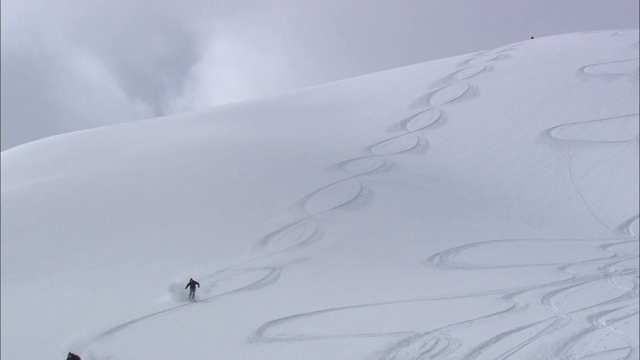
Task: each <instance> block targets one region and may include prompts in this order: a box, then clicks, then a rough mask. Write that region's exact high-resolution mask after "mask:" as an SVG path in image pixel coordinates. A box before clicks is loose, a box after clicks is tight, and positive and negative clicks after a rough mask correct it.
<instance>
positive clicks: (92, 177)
mask: <svg viewBox="0 0 640 360" xmlns="http://www.w3.org/2000/svg"><path fill="white" fill-rule="evenodd" d="M638 51H639V48H638V30H618V31H616V30H611V31H598V32H589V33H575V34H568V35H561V36H554V37H548V38H536V39H534V40H525V41H523V42H521V43H515V44H509V45H505V46H503V47H500V48H497V49H491V50H487V51H484V52H480V53H474V54H467V55H463V56H458V57H453V58H448V59H443V60H438V61H431V62H427V63H423V64H418V65H413V66H408V67H403V68H399V69H394V70H390V71H385V72H380V73H375V74H371V75H367V76H362V77H358V78H353V79H349V80H344V81H339V82H334V83H330V84H326V85H322V86H317V87H313V88H309V89H306V90H303V91H299V92H296V93H292V94H289V95H286V96H279V97H274V98H269V99H262V100H256V101H250V102H245V103H239V104H235V105H229V106H223V107H218V108H214V109H210V110H206V111H202V112H199V113H192V114H186V115H181V116H173V117H166V118H158V119H153V120H148V121H140V122H135V123H129V124H125V125H119V126H112V127H105V128H98V129H93V130H89V131H82V132H76V133H69V134H65V135H62V136H55V137H51V138H47V139H44V140H40V141H36V142H33V143H29V144H26V145H23V146H19V147H16V148H13V149H10V150H7V151H4V152H2V258H1V260H2V269H1V270H2V273H1V276H2V277H1V280H2V299H1V300H2V329H1V330H2V350H1V356H2V358H6V359H45V358H47V359H56V358H58V359H62V358H63V357H64V356H66V354H67V352H68V351H73V352H76V353H78V354H80V355H81V356H82V358H83V359H85V360H86V359H89V360H91V359H94V360H98V359H137V360H140V359H153V360H156V359H175V358H181V359H507V358H508V359H569V358H571V359H583V358H584V359H637V358H638V351H639V350H638V338H639V335H638V333H639V331H638V311H639V309H638V288H639V286H638V234H639V230H638V222H639V221H638V212H639V210H638V207H639V205H638V196H639V193H638V184H639V180H638V162H639V160H638V159H639V156H638V144H639V142H638V124H639V117H638V112H639V109H638V108H639V104H638V96H639V92H638V82H639V81H638V77H639V72H638ZM190 277H193V278H194V279H195V280H197V281H199V282H200V284H201V287H200V288H199V289H198V290H197V295H196V296H197V300H198V301H197V302H195V303H192V302H189V301H188V300H187V290H185V289H184V287H185V285H186V283H187V281H188V280H189V278H190Z"/></svg>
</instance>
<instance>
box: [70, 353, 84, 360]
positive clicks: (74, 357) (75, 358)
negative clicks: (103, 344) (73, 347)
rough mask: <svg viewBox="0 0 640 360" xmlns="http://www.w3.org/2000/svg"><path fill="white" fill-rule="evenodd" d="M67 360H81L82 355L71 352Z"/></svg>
mask: <svg viewBox="0 0 640 360" xmlns="http://www.w3.org/2000/svg"><path fill="white" fill-rule="evenodd" d="M67 360H81V359H80V356H78V355H76V354H74V353H72V352H69V355H67Z"/></svg>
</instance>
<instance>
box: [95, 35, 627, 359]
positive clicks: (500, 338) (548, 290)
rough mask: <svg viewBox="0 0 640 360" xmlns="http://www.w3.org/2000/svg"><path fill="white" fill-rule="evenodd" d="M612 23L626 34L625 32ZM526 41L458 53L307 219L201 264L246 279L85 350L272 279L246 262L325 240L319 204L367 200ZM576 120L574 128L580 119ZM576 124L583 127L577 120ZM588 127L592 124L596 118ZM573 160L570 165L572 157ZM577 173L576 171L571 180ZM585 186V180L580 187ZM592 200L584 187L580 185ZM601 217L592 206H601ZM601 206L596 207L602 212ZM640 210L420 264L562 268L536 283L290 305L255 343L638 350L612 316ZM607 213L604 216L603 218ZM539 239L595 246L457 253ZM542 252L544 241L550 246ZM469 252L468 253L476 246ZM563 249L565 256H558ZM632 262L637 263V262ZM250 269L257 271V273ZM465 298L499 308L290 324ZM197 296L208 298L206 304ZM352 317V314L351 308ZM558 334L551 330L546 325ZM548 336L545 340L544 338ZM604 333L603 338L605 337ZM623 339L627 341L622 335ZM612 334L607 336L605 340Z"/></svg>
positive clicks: (617, 314)
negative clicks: (473, 331)
mask: <svg viewBox="0 0 640 360" xmlns="http://www.w3.org/2000/svg"><path fill="white" fill-rule="evenodd" d="M613 35H615V36H622V35H625V33H623V32H616V33H614V34H613ZM522 45H524V44H522V43H519V44H513V45H509V46H506V47H502V48H498V49H494V50H490V51H485V52H481V53H479V54H476V56H474V57H472V58H470V59H468V60H466V61H465V62H463V63H462V64H461V68H460V69H456V70H455V71H454V72H452V73H451V74H450V75H448V79H449V83H448V84H446V85H444V86H442V87H439V88H438V89H437V90H435V91H433V92H431V93H429V94H427V95H425V96H424V97H423V98H424V99H426V101H423V102H422V105H423V106H425V107H427V109H424V110H421V111H419V112H417V113H415V114H413V115H411V116H409V117H407V118H405V119H403V120H402V121H400V122H399V123H398V124H397V125H399V128H401V129H402V133H401V134H399V135H396V136H392V137H388V138H386V139H383V140H381V141H379V142H376V143H374V144H371V145H370V146H369V147H367V148H366V149H365V152H366V155H362V156H358V157H354V158H350V159H346V160H344V161H341V162H340V163H338V164H336V166H335V167H336V168H338V169H340V170H341V171H343V172H344V173H345V174H346V176H345V177H344V178H342V179H340V180H338V181H335V182H333V183H330V184H328V185H326V186H323V187H321V188H319V189H317V190H315V191H313V192H311V193H309V194H308V195H307V196H305V197H304V198H302V199H301V200H300V204H301V205H302V206H301V214H300V216H299V218H298V219H296V220H294V221H292V222H290V223H289V224H287V225H285V226H282V227H280V228H277V229H275V230H274V231H272V232H271V233H269V234H267V235H266V236H264V237H263V238H261V239H259V240H258V241H257V243H256V251H258V252H259V256H257V257H256V258H254V259H252V260H249V261H247V262H245V263H242V264H238V265H234V266H231V267H229V268H226V269H223V270H220V271H216V272H214V273H212V274H209V275H205V276H201V277H200V278H202V279H204V280H205V281H211V282H214V283H217V282H218V281H219V279H221V278H223V277H227V278H231V279H235V278H238V279H240V280H239V281H236V282H234V281H232V282H231V283H232V286H231V287H230V288H228V289H226V291H223V292H220V293H217V294H215V295H211V296H208V297H206V298H204V299H199V302H198V303H196V304H193V303H184V304H180V305H177V306H174V307H171V308H168V309H165V310H161V311H157V312H154V313H150V314H147V315H144V316H141V317H139V318H136V319H132V320H130V321H127V322H125V323H123V324H119V325H117V326H114V327H112V328H110V329H108V330H106V331H104V332H102V333H101V334H99V335H97V336H95V337H93V338H91V339H90V340H88V341H86V342H85V345H84V347H82V349H83V353H84V355H85V356H86V358H87V359H98V358H100V357H99V356H97V355H96V354H95V352H94V351H93V350H92V347H93V346H94V345H96V344H98V343H103V342H105V341H108V340H109V338H111V337H112V336H115V335H117V334H120V333H121V332H123V331H124V330H126V329H127V328H129V327H130V326H132V325H134V324H137V323H140V322H143V321H150V320H153V319H155V318H159V317H161V316H168V315H172V314H175V313H176V312H177V311H180V310H184V309H187V308H188V307H190V306H194V305H195V306H200V305H201V304H200V303H204V304H205V305H206V304H207V303H210V302H213V301H215V300H216V299H218V298H220V297H223V296H227V295H232V294H237V293H240V292H243V291H250V290H256V289H260V288H263V287H265V286H269V285H271V284H273V283H275V282H276V281H277V280H278V279H279V276H280V272H281V271H282V266H281V265H279V266H273V267H260V268H250V267H249V268H248V267H246V266H247V264H249V263H251V262H253V261H256V260H258V259H264V258H267V257H271V256H273V255H277V254H280V253H283V252H288V251H294V250H296V249H299V248H302V247H306V246H310V245H312V244H313V243H315V242H316V241H319V240H321V238H322V234H323V224H322V220H321V218H322V215H323V214H326V213H329V212H335V211H338V210H340V209H344V208H346V207H348V206H350V205H352V204H355V203H358V202H361V201H363V200H364V199H365V198H367V197H370V195H372V190H371V189H370V188H369V187H368V186H367V182H366V180H367V176H370V175H373V174H380V173H383V172H385V171H391V170H392V169H393V168H394V167H395V163H394V162H393V158H394V157H396V156H407V155H410V154H414V155H420V154H425V153H427V150H428V148H429V142H428V140H427V138H426V137H425V131H426V130H429V129H430V128H431V127H434V126H436V125H438V124H442V123H443V120H444V118H445V111H444V108H446V107H447V106H452V105H454V104H455V103H456V102H457V101H459V100H461V99H465V98H468V97H470V95H472V94H473V93H474V92H475V90H476V89H475V88H474V87H473V85H472V84H470V83H468V82H467V80H469V79H471V78H473V77H476V76H479V75H481V74H482V73H483V72H485V71H486V70H487V69H489V68H490V66H489V65H488V64H490V63H492V62H495V61H502V60H505V59H508V58H509V55H507V53H509V52H512V51H515V50H517V48H518V47H519V46H522ZM636 64H637V59H625V60H620V61H613V62H607V63H601V64H591V65H586V66H584V67H582V68H580V69H579V71H580V72H582V73H584V74H586V75H588V76H621V75H622V76H626V75H631V76H633V74H634V72H635V73H636V74H637V66H636ZM633 116H635V117H636V118H637V116H638V114H630V115H622V116H614V117H610V118H606V119H597V120H590V121H584V122H577V123H570V124H563V125H559V126H556V127H553V128H551V129H548V130H547V131H546V132H545V134H546V135H547V136H548V138H550V139H552V140H553V141H558V142H562V143H565V144H569V145H571V144H576V143H578V144H579V143H584V142H589V143H608V142H614V143H618V142H633V141H635V142H637V141H638V140H637V136H636V137H635V138H632V137H629V138H622V139H613V140H612V139H598V138H586V139H585V138H580V137H576V135H577V134H580V133H581V130H584V128H585V127H589V126H601V125H603V124H604V125H605V126H606V125H607V124H616V123H620V122H625V121H627V120H625V119H626V118H628V117H633ZM576 129H577V130H576ZM574 130H576V131H574ZM587 130H588V129H587ZM569 172H571V168H570V166H569ZM575 184H576V183H575V182H574V185H575ZM576 189H577V191H578V192H580V190H579V187H578V186H577V185H576ZM583 200H584V201H585V204H586V205H587V206H588V204H587V203H586V199H585V198H584V197H583ZM594 217H595V215H594ZM596 218H597V217H596ZM638 219H639V216H638V215H637V214H636V215H635V216H633V217H631V218H629V219H627V220H626V221H625V222H623V223H622V224H620V225H619V226H618V227H617V228H616V229H614V230H612V232H613V233H615V236H616V237H614V238H609V239H496V240H487V241H479V242H475V243H469V244H466V245H462V246H457V247H454V248H451V249H446V250H443V251H440V252H438V253H436V254H433V255H431V256H429V257H428V258H426V259H425V260H424V262H423V265H425V266H428V267H432V268H436V269H439V270H441V271H451V270H455V271H478V270H479V269H480V270H482V269H504V270H508V269H516V268H527V267H545V268H550V269H555V270H556V271H558V272H559V273H561V274H564V275H565V277H564V278H563V279H561V280H557V279H556V280H553V281H549V282H546V283H538V284H521V285H519V286H517V287H513V288H505V289H495V290H490V291H484V292H474V293H468V294H458V295H452V296H444V297H425V298H417V299H406V300H400V301H389V302H380V303H370V304H354V305H347V306H342V307H334V308H327V309H319V310H316V311H311V312H306V313H300V314H294V315H291V316H287V317H283V318H279V319H274V320H271V321H269V322H267V323H265V324H263V325H262V326H260V327H259V328H258V329H256V330H255V331H254V332H253V333H252V334H250V336H249V340H248V341H249V342H251V343H254V344H261V343H270V342H289V343H294V342H296V341H311V340H331V339H347V338H353V339H358V338H371V337H379V338H383V339H388V340H386V341H387V346H386V348H384V349H382V350H379V351H376V352H375V353H373V354H369V355H368V356H367V357H366V358H368V359H386V360H391V359H416V360H417V359H461V358H464V359H478V358H491V359H518V358H521V357H520V356H522V355H521V354H522V352H523V351H525V350H526V351H529V352H527V354H532V353H533V352H531V351H532V349H535V347H536V346H541V345H542V346H544V348H545V349H546V351H548V354H547V355H548V356H547V357H548V358H556V359H590V358H612V359H613V358H615V359H636V358H637V357H638V351H639V350H638V349H639V348H638V344H637V342H636V341H635V340H634V338H633V337H631V336H629V335H627V334H626V333H624V331H622V330H619V329H617V328H616V327H615V325H616V324H619V323H622V322H625V321H635V319H636V318H637V317H638V289H639V284H638V283H639V281H638V266H637V261H638V230H637V228H638ZM598 221H600V222H601V223H603V224H604V222H603V221H602V220H601V219H598ZM526 244H536V245H537V246H541V247H544V248H545V249H546V251H547V252H552V251H554V250H555V249H557V248H558V247H559V248H562V247H563V245H572V246H586V247H588V248H589V249H592V250H593V252H594V253H597V256H594V257H593V258H589V259H570V261H567V260H566V259H560V260H557V259H556V260H554V261H547V262H545V261H538V262H535V261H530V262H526V263H522V262H514V263H504V264H496V263H495V261H491V262H485V263H483V262H482V259H475V258H474V257H473V256H471V258H473V259H475V261H469V260H468V259H467V260H459V259H460V258H461V257H465V256H466V255H467V254H469V253H471V254H472V255H473V251H474V250H475V249H481V248H483V249H486V251H485V252H482V254H486V253H491V248H492V247H496V246H497V247H499V246H514V247H518V246H526ZM543 253H544V252H543ZM467 257H469V256H467ZM561 260H564V261H561ZM633 264H636V265H635V266H634V265H633ZM248 273H251V274H260V276H256V277H254V276H248V280H247V279H246V278H244V276H246V275H247V274H248ZM603 285H606V286H608V287H610V288H611V292H610V294H609V296H606V297H605V298H600V297H598V296H593V299H594V300H593V302H591V303H589V304H586V305H581V306H579V307H575V306H573V308H571V306H568V305H566V306H565V304H566V303H568V302H569V301H568V299H582V300H584V299H591V297H590V295H593V293H590V292H589V290H590V289H591V288H592V287H597V286H603ZM464 299H477V300H487V299H489V300H490V301H493V302H496V303H498V304H502V305H501V308H500V309H498V310H494V311H492V312H490V313H487V314H478V315H477V316H474V317H473V318H468V319H464V320H461V321H454V322H451V323H448V324H445V325H443V326H439V327H436V328H429V326H428V325H425V326H424V327H419V328H412V329H405V330H402V331H390V330H388V329H387V330H385V329H384V326H381V328H379V329H371V331H367V332H362V331H354V332H352V333H349V332H345V333H339V334H313V333H307V334H305V333H296V332H295V331H289V332H288V331H287V327H291V326H295V324H296V323H298V322H299V321H313V320H314V319H321V318H322V317H323V316H328V315H333V314H336V313H339V314H340V315H341V316H342V317H343V318H347V319H348V316H349V313H350V312H353V311H360V310H363V309H364V310H367V311H380V312H381V313H384V312H385V310H386V309H389V307H392V306H409V304H414V305H415V304H423V303H424V304H425V306H427V305H429V303H432V302H437V301H443V300H446V301H456V300H464ZM198 304H200V305H198ZM533 307H542V308H544V309H546V312H547V313H548V315H547V316H542V317H540V318H538V319H536V320H534V321H531V319H522V320H521V319H519V318H518V315H519V314H522V313H523V312H525V311H526V310H527V309H529V308H533ZM354 322H355V320H354ZM471 327H473V328H481V329H483V330H482V331H481V332H480V333H484V334H486V336H485V338H484V339H469V338H466V337H465V335H464V331H465V329H468V328H471ZM550 334H554V337H552V338H550V339H549V338H548V335H550ZM607 336H611V337H612V338H616V339H618V340H619V342H616V344H618V345H617V346H611V347H609V348H607V346H606V344H607V343H606V341H605V340H603V339H605V337H607ZM545 339H546V340H548V341H547V342H545ZM596 340H598V341H596ZM620 343H624V344H626V345H624V346H623V345H620ZM603 344H604V345H603Z"/></svg>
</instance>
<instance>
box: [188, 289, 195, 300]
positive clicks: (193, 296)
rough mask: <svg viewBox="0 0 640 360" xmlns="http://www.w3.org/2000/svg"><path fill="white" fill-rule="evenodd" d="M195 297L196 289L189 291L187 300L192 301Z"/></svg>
mask: <svg viewBox="0 0 640 360" xmlns="http://www.w3.org/2000/svg"><path fill="white" fill-rule="evenodd" d="M195 297H196V289H189V300H193V299H195Z"/></svg>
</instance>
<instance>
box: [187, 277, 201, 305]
mask: <svg viewBox="0 0 640 360" xmlns="http://www.w3.org/2000/svg"><path fill="white" fill-rule="evenodd" d="M196 285H198V287H200V283H199V282H197V281H195V280H193V279H189V283H188V284H187V286H185V287H184V288H185V289H186V288H189V300H191V301H195V298H196Z"/></svg>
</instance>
